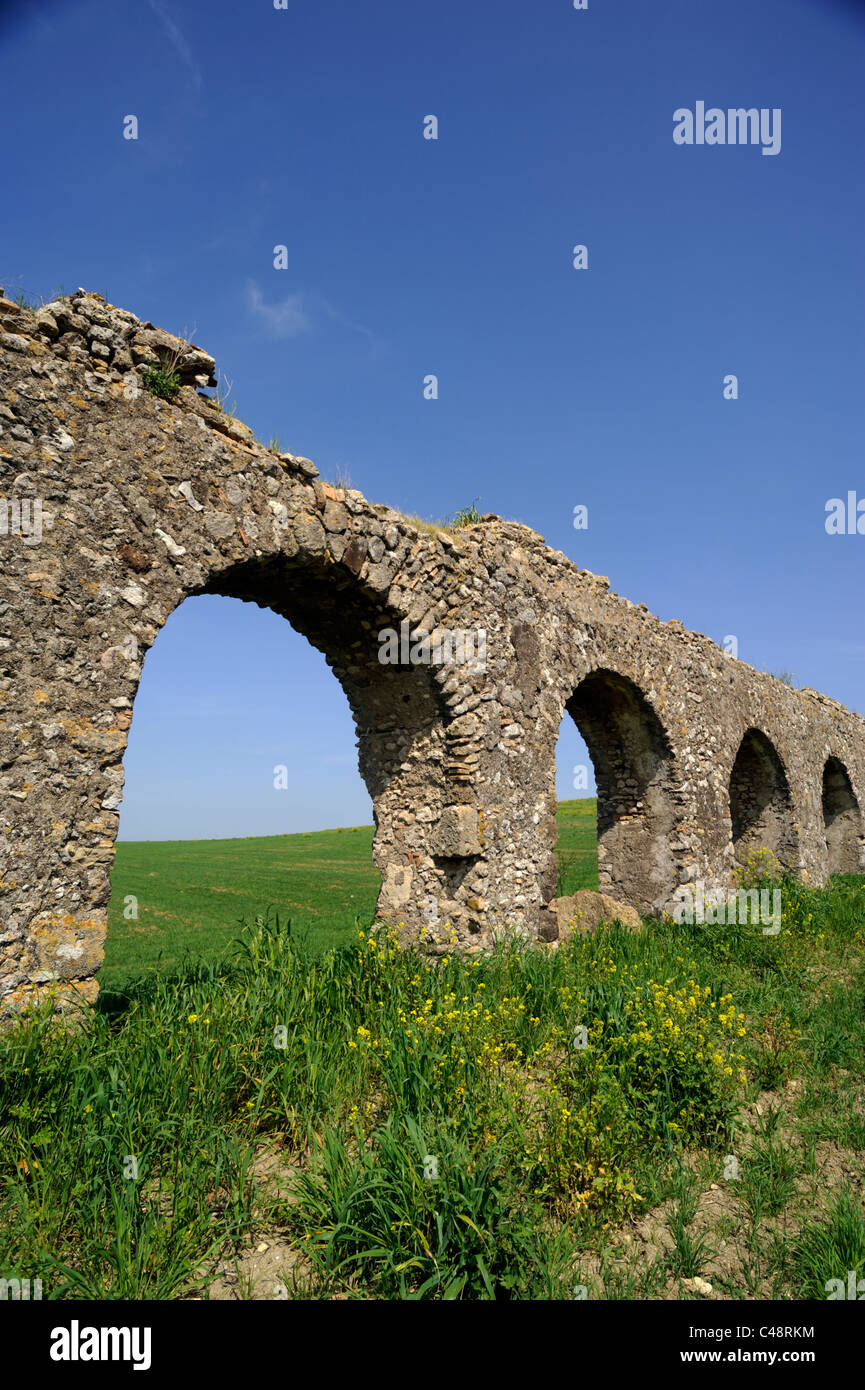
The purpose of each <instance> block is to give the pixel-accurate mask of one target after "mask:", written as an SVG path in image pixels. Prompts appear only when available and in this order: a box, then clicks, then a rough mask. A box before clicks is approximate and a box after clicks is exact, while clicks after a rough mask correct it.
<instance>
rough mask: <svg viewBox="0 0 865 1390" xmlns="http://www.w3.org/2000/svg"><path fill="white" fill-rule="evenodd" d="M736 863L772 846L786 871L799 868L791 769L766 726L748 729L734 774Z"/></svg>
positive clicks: (732, 798)
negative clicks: (790, 777) (789, 775)
mask: <svg viewBox="0 0 865 1390" xmlns="http://www.w3.org/2000/svg"><path fill="white" fill-rule="evenodd" d="M730 823H731V837H732V845H733V862H734V864H736V865H738V866H740V867H741V866H742V865H744V863H745V861H746V859H747V856H748V854H749V852H751V851H754V850H760V849H768V850H770V851H771V852H772V854H773V855H774V856H775V858H776V859H777V860H778V862H779V864H781V866H782V867H783V868H785V869H791V868H794V867H795V865H796V859H797V853H798V835H797V832H796V826H795V821H794V816H793V799H792V796H791V795H790V785H789V782H788V780H787V773H786V771H785V769H784V764H783V762H782V761H781V758H780V755H779V754H778V751H777V749H776V748H775V745H774V744H773V743H772V742H771V740H770V739H769V738H767V736H766V735H765V734H764V733H763V732H762V730H761V729H757V728H754V727H752V728H749V729H746V730H745V733H744V734H743V736H742V740H741V742H740V744H739V748H738V751H737V753H736V758H735V761H734V763H733V768H732V771H731V773H730Z"/></svg>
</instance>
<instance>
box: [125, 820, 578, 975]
mask: <svg viewBox="0 0 865 1390" xmlns="http://www.w3.org/2000/svg"><path fill="white" fill-rule="evenodd" d="M595 816H596V803H595V800H594V798H592V799H588V798H587V799H585V800H582V801H565V802H562V803H561V804H560V805H559V810H558V822H559V842H558V857H559V869H560V880H561V883H562V886H563V888H564V891H566V892H570V893H572V892H574V891H575V890H576V889H577V888H594V887H596V886H597V855H596V850H595V836H596V830H595V823H596V822H595ZM372 836H373V827H372V826H371V825H361V826H354V827H352V828H345V829H339V830H320V831H315V832H311V833H308V834H302V835H271V836H261V837H253V838H249V839H243V840H164V841H144V842H133V841H128V842H121V843H120V844H118V846H117V856H116V859H115V863H114V869H113V872H112V875H111V888H112V893H111V903H110V905H109V909H108V939H107V942H106V951H105V965H104V967H103V969H102V971H101V972H100V976H99V980H100V984H101V985H102V987H103V988H106V989H110V990H117V989H122V988H123V987H124V985H125V984H126V983H127V982H128V980H129V979H130V978H131V977H132V976H134V975H139V974H141V973H142V972H147V971H152V970H154V969H165V968H174V967H175V966H177V965H178V964H179V963H180V962H181V960H182V959H183V957H184V953H186V952H191V953H192V954H193V955H195V956H204V957H213V956H216V955H218V954H219V953H220V952H221V951H223V950H224V948H225V947H226V945H227V944H228V943H229V941H231V939H232V938H233V937H235V936H236V935H237V931H238V926H239V923H240V921H241V920H246V921H248V922H250V921H252V919H253V918H254V917H255V916H256V915H257V914H258V913H260V912H264V911H266V910H267V909H268V908H270V909H271V910H272V911H273V912H274V913H277V912H278V913H279V916H280V919H281V920H290V921H291V925H292V931H293V932H295V933H299V934H300V935H301V936H303V937H305V938H306V940H307V944H308V945H309V947H310V949H311V950H312V951H314V952H315V951H323V950H326V949H327V948H328V947H331V946H339V945H343V944H344V943H345V942H346V941H348V940H349V939H350V938H351V936H352V933H353V931H354V925H355V921H356V920H357V921H358V922H360V923H361V924H362V925H364V926H367V925H369V923H370V922H371V921H372V918H373V914H374V912H375V902H376V897H377V895H378V886H379V878H378V874H377V872H376V870H375V867H374V865H373V862H372ZM129 895H133V896H134V897H135V898H136V899H137V906H138V916H137V918H127V917H125V916H124V910H125V909H124V903H125V900H126V898H127V897H128V896H129Z"/></svg>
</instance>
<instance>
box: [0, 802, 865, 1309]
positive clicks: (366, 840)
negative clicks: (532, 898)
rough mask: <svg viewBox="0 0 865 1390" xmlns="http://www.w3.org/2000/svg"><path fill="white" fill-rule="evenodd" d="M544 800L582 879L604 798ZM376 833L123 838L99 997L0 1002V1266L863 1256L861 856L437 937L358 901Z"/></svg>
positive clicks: (169, 1272)
mask: <svg viewBox="0 0 865 1390" xmlns="http://www.w3.org/2000/svg"><path fill="white" fill-rule="evenodd" d="M559 830H560V834H559V868H560V887H561V889H562V890H564V891H572V890H573V889H575V888H577V887H580V886H592V885H593V884H594V882H595V879H596V864H595V861H596V854H595V807H594V803H592V802H589V801H583V802H570V803H565V804H564V805H562V806H561V807H560V808H559ZM370 841H371V830H370V829H369V828H368V827H359V828H356V829H353V830H351V829H344V830H333V831H327V832H322V833H320V834H310V835H295V836H283V837H274V838H272V839H249V840H229V841H202V842H198V843H196V842H185V843H174V844H145V845H133V844H129V845H121V846H120V847H119V851H118V862H117V868H116V870H115V878H114V899H113V902H112V908H111V912H112V926H111V930H110V932H109V938H108V950H109V954H108V961H107V964H106V967H105V970H104V971H103V972H102V983H103V986H107V987H104V988H103V993H102V995H101V998H100V1004H99V1007H98V1008H96V1009H92V1010H84V1011H83V1013H82V1015H81V1019H80V1026H77V1027H74V1028H68V1029H67V1028H62V1027H58V1026H57V1023H56V1020H54V1019H52V1018H51V1017H50V1015H49V1013H48V1012H47V1010H43V1011H42V1012H41V1013H39V1012H37V1013H36V1014H35V1015H34V1016H32V1017H30V1018H25V1019H24V1020H23V1021H22V1022H21V1024H20V1026H18V1027H16V1028H15V1029H13V1030H10V1031H8V1032H6V1033H4V1034H2V1035H0V1096H2V1098H3V1100H2V1105H0V1278H7V1279H11V1278H22V1279H23V1278H31V1279H33V1278H39V1279H41V1280H42V1282H43V1286H44V1292H43V1295H42V1296H43V1297H44V1298H46V1299H66V1298H78V1299H81V1298H83V1299H100V1298H109V1299H120V1300H125V1299H178V1298H179V1299H182V1298H190V1299H195V1298H210V1299H225V1300H234V1299H245V1298H257V1299H272V1298H275V1297H278V1298H284V1297H296V1298H321V1299H330V1298H340V1299H344V1298H357V1299H370V1298H386V1299H394V1298H411V1299H418V1298H420V1299H426V1298H433V1299H440V1298H441V1299H455V1298H459V1299H490V1298H494V1299H542V1298H551V1299H557V1300H558V1299H561V1300H568V1301H572V1300H573V1299H574V1298H576V1297H580V1298H582V1297H588V1298H592V1299H620V1300H628V1299H640V1300H643V1299H701V1298H704V1297H707V1296H711V1297H714V1298H723V1299H759V1300H766V1299H785V1300H800V1299H825V1298H826V1297H827V1291H828V1289H829V1288H830V1287H831V1281H833V1280H838V1281H840V1282H841V1283H842V1284H843V1285H845V1286H846V1281H847V1279H848V1277H849V1272H850V1271H854V1272H855V1278H856V1279H857V1280H858V1279H861V1278H863V1277H865V1216H863V1192H865V1103H863V1095H862V1075H863V1072H865V881H863V880H862V879H861V878H856V877H852V876H851V877H846V878H838V879H836V880H833V882H832V883H831V884H829V885H827V886H826V887H825V888H822V889H814V888H811V887H808V886H807V885H805V884H801V883H798V882H796V881H795V880H793V879H791V878H784V879H783V880H780V879H777V880H775V879H772V878H771V874H770V870H769V868H768V867H767V865H766V864H765V863H764V864H762V865H761V866H758V867H757V868H755V869H754V870H753V873H754V874H755V875H756V877H755V878H754V879H753V880H751V885H752V886H756V884H758V883H761V884H762V883H765V886H767V887H768V886H772V887H775V886H777V887H779V888H780V890H781V892H782V899H783V919H782V924H781V930H780V932H779V933H778V934H777V935H770V936H767V935H764V934H763V932H762V931H761V930H760V927H759V925H747V924H745V925H743V924H733V925H726V926H718V925H714V924H708V923H707V924H696V923H695V924H693V925H690V926H689V925H677V924H675V923H674V922H671V921H670V920H668V919H665V920H663V921H647V922H645V923H644V925H643V930H642V931H641V932H639V933H632V932H629V931H625V930H624V929H622V928H620V927H615V926H600V927H598V928H597V930H596V931H595V932H594V933H592V934H590V935H588V936H585V937H580V936H576V937H573V938H571V940H570V941H568V942H566V943H560V944H559V945H558V946H557V948H556V949H553V948H549V947H544V946H526V945H520V944H518V943H514V942H511V943H501V944H500V946H499V947H497V949H496V950H495V951H493V952H490V953H484V954H482V955H478V956H476V957H460V956H454V957H445V958H444V959H438V960H435V961H433V960H431V959H429V958H427V957H424V956H422V955H420V954H418V953H417V952H415V951H413V950H400V949H399V948H398V945H397V942H396V940H395V938H394V937H392V936H388V935H387V934H386V933H377V934H376V935H375V936H373V935H372V934H371V933H370V932H369V931H368V930H366V929H365V928H364V927H363V926H354V920H355V918H357V919H359V921H360V922H361V923H363V922H364V921H368V920H369V918H370V917H371V915H372V911H373V907H374V901H375V892H376V886H377V885H376V881H375V874H374V872H373V870H372V865H371V860H370V855H369V851H370ZM128 894H134V895H135V896H136V897H137V898H138V900H139V918H138V920H137V921H130V920H126V919H124V918H123V915H122V907H123V899H124V897H125V896H126V895H128ZM268 908H270V909H273V910H278V911H279V913H280V921H279V924H277V922H276V918H275V915H274V912H273V911H271V913H270V915H269V916H268V915H267V909H268ZM289 917H290V918H291V920H292V929H291V931H290V932H289V931H288V930H287V929H286V924H287V921H288V918H289ZM241 919H245V923H246V925H245V926H243V927H242V928H241V926H240V920H241ZM330 947H333V948H334V949H329V948H330ZM157 967H161V968H157ZM130 1169H132V1171H130ZM707 1288H708V1290H709V1294H707V1292H706V1289H707Z"/></svg>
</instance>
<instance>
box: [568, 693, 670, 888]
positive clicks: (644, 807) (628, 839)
mask: <svg viewBox="0 0 865 1390" xmlns="http://www.w3.org/2000/svg"><path fill="white" fill-rule="evenodd" d="M565 710H566V712H567V713H568V714H569V715H570V716H571V718H572V719H573V721H574V723H575V724H576V726H577V728H578V729H579V731H580V734H581V736H582V738H583V740H584V742H585V744H586V747H587V748H588V750H589V756H590V757H591V759H592V764H593V766H594V769H595V782H596V785H597V796H598V887H599V889H600V891H601V892H603V893H609V894H611V895H612V896H613V897H615V898H618V899H620V900H622V901H624V902H626V903H630V904H631V905H632V906H634V907H637V908H639V909H641V910H642V911H643V912H651V911H659V910H661V909H662V908H663V907H664V906H665V905H666V904H667V902H668V901H669V899H670V897H671V896H672V894H673V892H674V890H675V887H676V884H677V882H678V872H677V870H678V866H677V863H676V856H675V853H674V851H673V849H672V848H671V844H670V841H671V839H672V838H673V837H674V834H675V830H676V824H677V820H678V801H679V798H678V794H677V785H676V773H675V760H674V755H673V750H672V746H671V744H670V741H669V739H668V737H667V734H666V731H665V730H664V727H663V725H662V723H661V721H660V719H659V718H658V715H657V713H656V712H655V710H654V709H653V708H652V706H651V705H650V703H649V701H648V700H647V699H646V697H645V695H644V694H643V692H642V691H641V690H640V688H639V687H638V686H637V685H635V684H634V682H633V681H631V680H629V679H628V678H627V677H626V676H622V675H619V674H618V673H617V672H615V671H610V670H606V669H599V670H596V671H592V672H591V673H590V674H589V675H588V676H586V677H585V678H584V679H583V680H582V681H581V682H580V684H579V685H578V686H577V688H576V689H575V691H574V693H573V694H572V695H571V697H570V699H569V700H568V701H567V702H566V704H565Z"/></svg>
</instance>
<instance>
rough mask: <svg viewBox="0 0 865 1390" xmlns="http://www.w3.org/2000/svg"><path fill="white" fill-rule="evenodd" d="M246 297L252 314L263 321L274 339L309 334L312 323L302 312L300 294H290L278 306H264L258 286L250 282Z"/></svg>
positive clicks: (252, 281)
mask: <svg viewBox="0 0 865 1390" xmlns="http://www.w3.org/2000/svg"><path fill="white" fill-rule="evenodd" d="M246 297H247V302H248V304H249V307H250V309H251V310H252V312H253V313H254V314H257V315H258V317H259V318H260V319H262V320H263V322H264V323H265V324H266V325H267V327H268V328H269V329H270V331H271V333H272V334H273V336H274V337H275V338H296V337H298V335H299V334H301V333H309V332H310V330H311V328H312V323H311V321H310V319H309V316H308V315H307V314H306V312H305V311H304V308H303V295H302V294H300V293H298V294H290V295H288V296H287V297H286V298H285V299H283V300H281V301H280V302H279V303H278V304H266V303H265V302H264V296H263V295H262V293H261V290H260V288H259V286H258V285H257V284H256V282H255V281H254V280H250V281H248V283H247V286H246Z"/></svg>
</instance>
